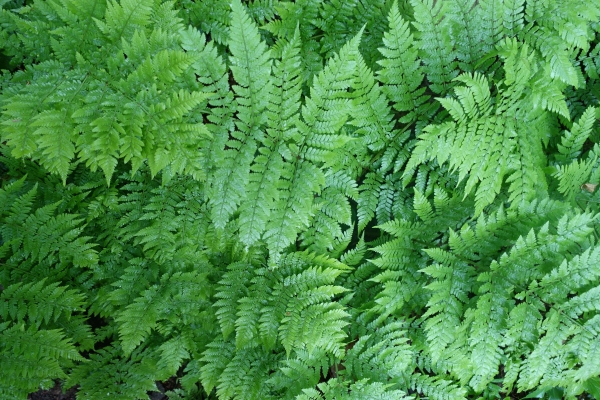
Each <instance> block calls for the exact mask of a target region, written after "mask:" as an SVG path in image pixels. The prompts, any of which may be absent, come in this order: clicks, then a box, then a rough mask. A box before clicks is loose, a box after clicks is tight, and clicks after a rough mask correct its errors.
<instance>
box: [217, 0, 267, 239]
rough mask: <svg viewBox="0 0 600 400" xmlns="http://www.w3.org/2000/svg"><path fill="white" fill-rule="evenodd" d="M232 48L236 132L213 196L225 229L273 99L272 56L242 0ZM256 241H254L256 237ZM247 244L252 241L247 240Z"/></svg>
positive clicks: (236, 3)
mask: <svg viewBox="0 0 600 400" xmlns="http://www.w3.org/2000/svg"><path fill="white" fill-rule="evenodd" d="M231 6H232V14H231V29H230V37H229V43H228V44H229V48H230V51H231V54H232V56H231V63H232V65H231V71H232V72H233V77H234V79H235V81H236V83H237V84H236V85H234V86H233V90H234V91H235V93H236V95H237V97H236V100H237V103H238V108H237V110H238V112H237V118H238V120H237V121H236V125H237V130H235V131H234V132H233V133H232V136H233V139H230V140H228V141H227V144H226V145H227V147H228V148H229V149H228V150H225V153H224V154H225V156H224V158H223V160H221V165H220V167H219V169H218V171H217V173H216V175H215V181H214V183H213V195H212V196H211V197H210V202H211V208H212V218H213V222H214V223H215V226H216V227H217V228H220V229H222V228H224V227H225V225H226V224H227V222H228V220H229V217H230V216H231V215H232V214H233V212H235V210H236V209H237V207H238V205H239V203H240V201H241V200H242V199H243V198H245V196H246V190H247V189H246V188H247V186H248V182H249V179H250V164H251V163H252V160H253V159H254V153H255V152H256V150H257V146H258V143H257V142H258V141H260V140H261V138H262V137H263V136H264V134H265V133H264V126H263V125H264V124H265V122H266V118H265V114H264V110H265V109H267V106H268V104H269V101H270V98H271V96H272V90H273V89H272V80H271V55H270V51H269V50H268V49H267V47H266V45H265V43H264V42H262V41H261V38H260V34H259V32H258V27H257V26H256V25H255V24H254V23H253V22H252V21H251V20H250V18H249V17H248V15H247V13H246V10H245V8H244V6H243V5H242V3H241V2H240V1H237V0H236V1H234V2H233V3H232V5H231ZM253 239H254V238H253ZM245 240H246V241H251V238H249V237H245Z"/></svg>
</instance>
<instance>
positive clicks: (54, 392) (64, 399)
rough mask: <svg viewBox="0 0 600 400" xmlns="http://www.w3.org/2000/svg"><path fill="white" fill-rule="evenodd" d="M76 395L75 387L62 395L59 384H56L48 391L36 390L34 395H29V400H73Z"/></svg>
mask: <svg viewBox="0 0 600 400" xmlns="http://www.w3.org/2000/svg"><path fill="white" fill-rule="evenodd" d="M76 394H77V387H74V388H71V389H69V390H68V391H67V392H66V393H63V391H62V389H61V387H60V383H58V382H56V384H55V385H54V387H53V388H52V389H49V390H38V391H37V392H35V393H32V394H30V395H29V397H28V399H29V400H75V399H76V397H75V396H76Z"/></svg>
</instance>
